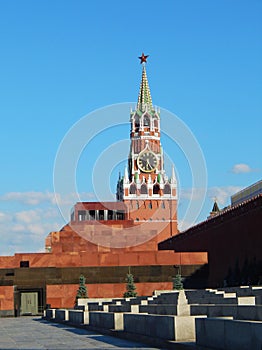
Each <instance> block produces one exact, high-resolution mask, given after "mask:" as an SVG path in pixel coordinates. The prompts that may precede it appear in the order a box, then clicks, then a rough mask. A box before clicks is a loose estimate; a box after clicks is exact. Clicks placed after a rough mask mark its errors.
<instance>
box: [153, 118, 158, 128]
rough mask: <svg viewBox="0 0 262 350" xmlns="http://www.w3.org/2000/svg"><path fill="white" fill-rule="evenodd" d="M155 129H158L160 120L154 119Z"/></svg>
mask: <svg viewBox="0 0 262 350" xmlns="http://www.w3.org/2000/svg"><path fill="white" fill-rule="evenodd" d="M154 128H155V129H158V120H157V119H154Z"/></svg>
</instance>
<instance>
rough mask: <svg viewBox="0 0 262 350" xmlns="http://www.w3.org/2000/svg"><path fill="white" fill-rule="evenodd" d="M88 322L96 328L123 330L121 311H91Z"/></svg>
mask: <svg viewBox="0 0 262 350" xmlns="http://www.w3.org/2000/svg"><path fill="white" fill-rule="evenodd" d="M89 324H90V326H93V327H97V328H103V329H115V330H123V328H124V326H123V313H120V312H117V313H114V312H102V311H91V312H90V313H89Z"/></svg>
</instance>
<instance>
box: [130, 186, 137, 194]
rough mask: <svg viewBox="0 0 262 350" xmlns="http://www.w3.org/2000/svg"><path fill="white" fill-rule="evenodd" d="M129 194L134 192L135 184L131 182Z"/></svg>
mask: <svg viewBox="0 0 262 350" xmlns="http://www.w3.org/2000/svg"><path fill="white" fill-rule="evenodd" d="M129 193H130V194H136V185H135V184H131V186H130V189H129Z"/></svg>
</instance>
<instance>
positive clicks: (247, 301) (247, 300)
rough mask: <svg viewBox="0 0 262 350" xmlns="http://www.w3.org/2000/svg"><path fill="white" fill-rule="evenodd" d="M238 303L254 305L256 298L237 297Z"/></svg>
mask: <svg viewBox="0 0 262 350" xmlns="http://www.w3.org/2000/svg"><path fill="white" fill-rule="evenodd" d="M237 301H238V305H256V298H255V297H254V296H249V297H238V298H237Z"/></svg>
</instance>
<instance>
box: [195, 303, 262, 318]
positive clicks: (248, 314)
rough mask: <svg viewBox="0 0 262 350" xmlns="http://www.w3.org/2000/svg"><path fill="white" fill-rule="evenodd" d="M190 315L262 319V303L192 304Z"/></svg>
mask: <svg viewBox="0 0 262 350" xmlns="http://www.w3.org/2000/svg"><path fill="white" fill-rule="evenodd" d="M190 315H207V317H223V316H232V317H233V318H234V319H237V320H251V321H262V305H257V306H256V305H203V304H202V305H190Z"/></svg>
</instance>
